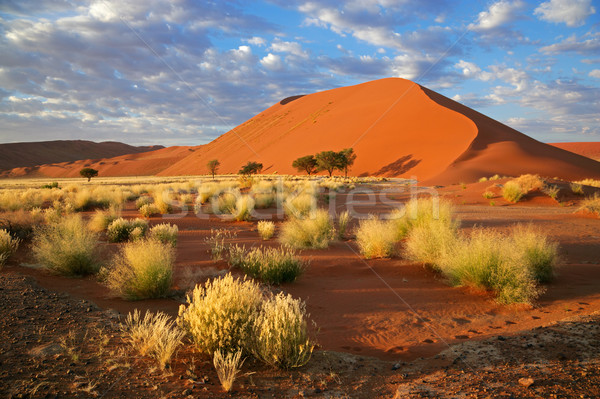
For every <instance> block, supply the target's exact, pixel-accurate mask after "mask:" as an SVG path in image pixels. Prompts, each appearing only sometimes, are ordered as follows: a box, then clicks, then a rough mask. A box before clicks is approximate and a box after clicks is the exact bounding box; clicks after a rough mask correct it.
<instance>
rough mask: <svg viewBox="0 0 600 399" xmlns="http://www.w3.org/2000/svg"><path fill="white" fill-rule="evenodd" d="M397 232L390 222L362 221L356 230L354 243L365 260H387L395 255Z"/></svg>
mask: <svg viewBox="0 0 600 399" xmlns="http://www.w3.org/2000/svg"><path fill="white" fill-rule="evenodd" d="M396 242H397V232H396V228H395V226H394V225H393V224H392V223H390V221H383V220H379V219H376V218H370V219H363V220H361V221H360V222H359V225H358V229H357V230H356V243H357V244H358V248H359V250H360V253H361V254H362V255H363V256H364V257H365V258H388V257H391V256H394V255H395V254H396Z"/></svg>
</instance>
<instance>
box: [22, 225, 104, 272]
mask: <svg viewBox="0 0 600 399" xmlns="http://www.w3.org/2000/svg"><path fill="white" fill-rule="evenodd" d="M97 246H98V237H97V235H96V233H93V232H92V231H90V230H89V229H88V227H87V225H86V223H85V222H84V221H83V219H82V218H81V216H80V215H71V216H68V217H67V218H65V219H63V220H61V221H60V222H58V223H54V224H50V225H47V226H43V227H39V228H37V229H36V230H35V232H34V237H33V242H32V251H33V255H34V257H35V259H36V260H37V261H38V262H39V263H40V264H42V265H43V266H44V267H46V268H48V269H50V270H52V271H54V272H56V273H59V274H63V275H69V276H81V275H86V274H92V273H96V272H97V271H98V269H99V266H100V265H99V263H98V259H97Z"/></svg>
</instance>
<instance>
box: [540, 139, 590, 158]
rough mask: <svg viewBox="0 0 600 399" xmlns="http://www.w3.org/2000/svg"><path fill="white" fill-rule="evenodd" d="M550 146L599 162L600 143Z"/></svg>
mask: <svg viewBox="0 0 600 399" xmlns="http://www.w3.org/2000/svg"><path fill="white" fill-rule="evenodd" d="M550 145H553V146H554V147H558V148H562V149H563V150H567V151H571V152H574V153H575V154H579V155H583V156H584V157H588V158H592V159H594V160H596V161H600V142H579V143H550Z"/></svg>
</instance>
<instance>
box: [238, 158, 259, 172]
mask: <svg viewBox="0 0 600 399" xmlns="http://www.w3.org/2000/svg"><path fill="white" fill-rule="evenodd" d="M262 168H263V164H262V163H259V162H252V161H248V163H247V164H246V165H244V166H242V168H241V169H240V171H239V172H238V173H239V174H240V175H253V174H256V173H260V172H261V170H262Z"/></svg>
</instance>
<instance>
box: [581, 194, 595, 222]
mask: <svg viewBox="0 0 600 399" xmlns="http://www.w3.org/2000/svg"><path fill="white" fill-rule="evenodd" d="M579 210H584V211H586V212H590V213H595V214H596V215H597V216H598V217H600V195H599V194H598V193H594V195H593V196H590V197H587V198H585V199H583V200H582V201H581V205H580V207H579Z"/></svg>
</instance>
